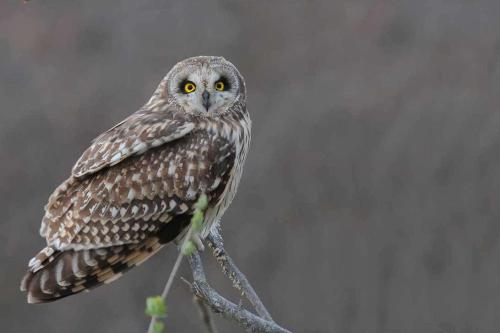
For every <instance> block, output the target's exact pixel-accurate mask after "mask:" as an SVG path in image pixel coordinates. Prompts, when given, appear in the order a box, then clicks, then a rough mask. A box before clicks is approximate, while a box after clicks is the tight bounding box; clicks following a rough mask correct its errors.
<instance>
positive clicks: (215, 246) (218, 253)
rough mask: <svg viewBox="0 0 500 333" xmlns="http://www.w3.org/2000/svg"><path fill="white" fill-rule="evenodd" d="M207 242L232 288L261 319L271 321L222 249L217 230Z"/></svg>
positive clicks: (250, 287) (248, 283)
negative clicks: (243, 297)
mask: <svg viewBox="0 0 500 333" xmlns="http://www.w3.org/2000/svg"><path fill="white" fill-rule="evenodd" d="M207 241H208V246H209V247H210V248H211V249H212V251H213V254H214V257H215V258H216V259H217V262H218V263H219V265H220V266H221V267H222V271H223V272H224V274H225V275H226V276H227V277H228V278H229V279H230V280H231V282H232V283H233V286H234V287H235V288H236V289H238V290H239V291H241V293H242V294H243V295H244V296H245V297H246V298H247V299H248V301H249V302H250V303H251V304H252V305H253V307H254V308H255V311H256V312H257V314H258V315H259V316H260V317H261V318H263V319H265V320H267V321H273V318H272V317H271V314H270V313H269V311H267V309H266V307H265V306H264V304H263V303H262V301H261V300H260V298H259V296H258V295H257V293H256V292H255V290H254V289H253V287H252V286H251V284H250V282H249V281H248V279H247V278H246V276H245V275H244V274H243V273H242V272H241V271H240V270H239V269H238V267H237V266H236V264H235V263H234V261H233V259H231V257H230V256H229V255H228V253H227V252H226V250H225V249H224V241H223V240H222V236H221V235H220V232H219V229H218V228H213V229H212V231H211V232H210V234H209V235H208V236H207Z"/></svg>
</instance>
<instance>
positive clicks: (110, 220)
mask: <svg viewBox="0 0 500 333" xmlns="http://www.w3.org/2000/svg"><path fill="white" fill-rule="evenodd" d="M250 127H251V123H250V118H249V115H248V113H247V110H246V90H245V82H244V80H243V77H242V76H241V75H240V73H239V72H238V70H237V69H236V67H235V66H234V65H233V64H231V63H230V62H228V61H227V60H225V59H224V58H221V57H205V56H200V57H194V58H189V59H186V60H184V61H181V62H180V63H178V64H176V65H175V66H174V67H173V68H172V70H170V72H169V73H168V74H167V76H166V77H165V78H164V79H163V80H162V81H161V82H160V85H159V86H158V88H157V89H156V91H155V92H154V94H153V96H152V97H151V99H150V100H149V101H148V102H147V103H146V104H145V105H144V106H143V107H142V108H141V109H140V110H139V111H137V112H135V113H133V114H132V115H131V116H129V117H128V118H126V119H125V120H123V121H122V122H120V123H119V124H117V125H116V126H114V127H113V128H111V129H109V130H108V131H106V132H104V133H102V134H101V135H100V136H98V137H97V138H96V139H95V140H94V141H93V142H92V144H91V146H90V147H89V148H88V149H87V150H86V151H85V152H84V153H83V155H82V156H81V157H80V159H79V160H78V161H77V162H76V164H75V166H74V167H73V170H72V172H71V176H70V177H69V178H68V179H67V180H66V181H64V182H63V183H62V184H61V185H60V186H59V187H58V188H57V189H56V190H55V191H54V193H52V195H51V196H50V198H49V200H48V203H47V205H46V206H45V216H44V217H43V220H42V226H41V228H40V234H41V235H42V237H45V239H46V241H47V247H45V248H44V249H43V250H42V251H40V252H39V253H38V254H37V255H36V256H35V257H34V258H33V259H31V261H30V262H29V268H28V272H27V274H26V276H25V277H24V279H23V281H22V283H21V289H22V290H25V291H27V292H28V302H29V303H40V302H49V301H54V300H57V299H59V298H62V297H65V296H69V295H72V294H75V293H78V292H80V291H82V290H86V289H89V288H93V287H96V286H98V285H100V284H102V283H108V282H111V281H113V280H115V279H116V278H118V277H119V276H121V275H122V274H123V273H124V272H125V271H126V270H128V269H130V268H132V267H134V266H136V265H138V264H140V263H141V262H143V261H144V260H146V259H148V258H149V257H150V256H152V255H153V254H154V253H156V252H157V251H158V250H159V249H160V248H161V247H162V246H163V245H165V244H166V243H168V242H170V241H172V240H174V239H176V238H177V237H181V236H182V235H183V233H182V231H183V230H184V229H185V228H186V226H187V225H188V224H189V221H190V218H191V215H192V213H193V211H194V203H195V202H196V200H197V198H198V197H199V195H200V194H202V193H204V194H206V195H207V197H208V200H209V206H208V209H207V211H206V214H205V221H204V229H203V231H202V236H203V237H205V236H206V235H207V234H208V232H209V231H210V228H211V226H213V225H214V223H217V222H218V221H219V219H220V218H221V216H222V214H224V211H225V210H226V208H227V207H228V206H229V204H230V203H231V200H232V199H233V197H234V195H235V193H236V188H237V186H238V183H239V180H240V177H241V173H242V169H243V164H244V162H245V158H246V155H247V152H248V148H249V144H250Z"/></svg>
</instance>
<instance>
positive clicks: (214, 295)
mask: <svg viewBox="0 0 500 333" xmlns="http://www.w3.org/2000/svg"><path fill="white" fill-rule="evenodd" d="M189 264H190V266H191V271H192V273H193V280H194V282H193V283H192V284H191V290H192V291H193V293H194V294H195V296H197V297H199V298H201V299H202V300H203V301H204V302H205V304H207V305H208V306H209V307H210V309H211V310H212V311H213V312H215V313H218V314H220V315H221V316H222V317H223V318H225V319H227V320H230V321H232V322H234V323H236V324H237V325H239V326H240V327H242V328H244V329H245V330H246V331H247V332H251V333H291V332H290V331H288V330H286V329H284V328H282V327H280V326H279V325H278V324H276V323H275V322H274V321H272V320H266V319H263V318H261V317H259V316H257V315H255V314H253V313H251V312H250V311H247V310H245V309H244V308H243V306H242V305H241V304H240V305H236V304H234V303H233V302H231V301H228V300H227V299H225V298H224V297H222V296H221V295H220V294H219V293H218V292H217V291H215V290H214V289H213V288H212V287H211V286H210V285H209V284H208V282H207V278H206V275H205V271H204V270H203V265H202V262H201V258H200V255H199V253H198V251H195V252H194V253H193V254H192V255H191V256H189Z"/></svg>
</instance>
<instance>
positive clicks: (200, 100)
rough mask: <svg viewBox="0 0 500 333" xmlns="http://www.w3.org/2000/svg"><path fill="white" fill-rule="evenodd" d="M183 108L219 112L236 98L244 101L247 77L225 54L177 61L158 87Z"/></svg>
mask: <svg viewBox="0 0 500 333" xmlns="http://www.w3.org/2000/svg"><path fill="white" fill-rule="evenodd" d="M158 89H159V90H161V91H162V93H163V94H162V95H163V96H164V97H166V98H168V100H169V101H172V102H174V103H176V104H178V105H179V106H180V107H182V108H183V109H184V111H186V112H188V113H192V114H197V115H209V116H210V115H218V114H222V113H224V112H226V111H227V110H228V109H229V107H230V106H231V105H233V104H234V103H235V102H236V101H238V100H239V101H240V102H245V95H246V92H245V81H244V80H243V77H242V76H241V74H240V73H239V72H238V70H237V69H236V67H235V66H234V65H233V64H232V63H230V62H229V61H227V60H226V59H224V58H222V57H209V56H199V57H193V58H188V59H185V60H183V61H181V62H179V63H177V64H176V65H175V66H174V67H173V68H172V69H171V70H170V72H169V73H168V74H167V76H166V77H165V79H164V80H163V81H162V84H160V87H159V88H158Z"/></svg>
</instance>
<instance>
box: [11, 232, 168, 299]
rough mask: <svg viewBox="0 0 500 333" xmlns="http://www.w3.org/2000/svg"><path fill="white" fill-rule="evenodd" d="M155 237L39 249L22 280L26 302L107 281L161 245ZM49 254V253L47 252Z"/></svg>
mask: <svg viewBox="0 0 500 333" xmlns="http://www.w3.org/2000/svg"><path fill="white" fill-rule="evenodd" d="M163 245H164V242H161V240H160V239H159V238H158V237H150V238H149V239H147V240H145V241H143V242H141V243H137V244H126V245H119V246H111V247H105V248H99V249H89V250H78V251H75V250H67V251H53V252H52V253H51V251H47V250H46V249H44V250H42V251H41V252H40V254H39V255H37V256H36V257H35V258H36V259H34V262H31V264H33V263H36V265H30V269H29V270H28V272H27V273H26V275H25V276H24V278H23V280H22V282H21V290H23V291H27V292H28V303H45V302H51V301H55V300H58V299H60V298H63V297H66V296H70V295H73V294H76V293H79V292H81V291H84V290H89V289H91V288H94V287H97V286H99V285H101V284H103V283H110V282H112V281H114V280H116V279H117V278H119V277H120V276H121V275H122V274H123V273H124V272H125V271H127V270H129V269H130V268H132V267H134V266H137V265H139V264H140V263H142V262H143V261H144V260H146V259H148V258H149V257H151V256H152V255H153V254H155V253H156V252H157V251H158V250H160V248H162V247H163ZM47 254H50V255H47Z"/></svg>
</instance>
